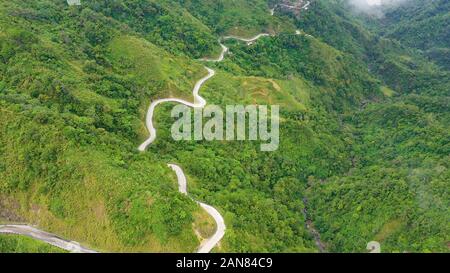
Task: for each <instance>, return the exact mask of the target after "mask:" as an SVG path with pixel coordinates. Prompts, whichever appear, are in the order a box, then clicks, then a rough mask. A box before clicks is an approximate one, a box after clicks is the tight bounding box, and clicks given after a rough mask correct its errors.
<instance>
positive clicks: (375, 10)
mask: <svg viewBox="0 0 450 273" xmlns="http://www.w3.org/2000/svg"><path fill="white" fill-rule="evenodd" d="M348 1H349V3H350V4H351V5H352V6H353V7H354V8H355V10H356V11H359V12H365V13H369V14H373V15H378V16H382V15H383V10H384V9H385V8H386V7H393V6H398V5H401V4H404V3H405V2H408V1H410V0H348Z"/></svg>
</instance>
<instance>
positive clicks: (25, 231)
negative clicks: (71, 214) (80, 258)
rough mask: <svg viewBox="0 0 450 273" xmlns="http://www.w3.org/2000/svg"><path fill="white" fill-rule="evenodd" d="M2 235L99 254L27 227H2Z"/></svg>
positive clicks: (74, 250) (0, 229)
mask: <svg viewBox="0 0 450 273" xmlns="http://www.w3.org/2000/svg"><path fill="white" fill-rule="evenodd" d="M0 233H3V234H17V235H24V236H28V237H30V238H33V239H36V240H39V241H42V242H45V243H47V244H50V245H53V246H55V247H58V248H61V249H64V250H67V251H69V252H73V253H97V252H96V251H94V250H92V249H88V248H85V247H82V246H81V245H80V244H79V243H77V242H74V241H67V240H64V239H62V238H60V237H58V236H57V235H55V234H51V233H48V232H45V231H41V230H39V229H37V228H34V227H31V226H27V225H0Z"/></svg>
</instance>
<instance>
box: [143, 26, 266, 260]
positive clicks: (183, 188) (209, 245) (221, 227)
mask: <svg viewBox="0 0 450 273" xmlns="http://www.w3.org/2000/svg"><path fill="white" fill-rule="evenodd" d="M265 36H270V34H268V33H261V34H258V35H256V36H254V37H252V38H242V37H237V36H225V37H223V38H222V39H223V40H228V39H235V40H240V41H244V42H246V43H247V44H249V43H252V42H254V41H256V40H258V39H259V38H261V37H265ZM222 39H219V44H220V47H221V48H222V52H221V53H220V54H219V56H218V57H217V58H215V59H209V58H203V59H201V60H202V61H207V62H221V61H223V59H224V58H225V55H226V53H227V52H228V47H226V46H225V45H224V44H222V42H221V40H222ZM205 69H206V70H207V71H208V75H207V76H205V77H203V78H201V79H200V80H199V81H198V82H197V83H196V84H195V86H194V89H193V90H192V95H193V96H194V103H192V102H188V101H185V100H182V99H178V98H166V99H159V100H155V101H153V102H152V103H151V104H150V107H149V108H148V111H147V116H146V126H147V129H148V131H149V137H148V138H147V140H145V141H144V143H142V144H141V145H140V146H139V151H141V152H143V151H145V149H147V147H148V146H149V145H150V144H152V142H153V141H155V139H156V129H155V126H154V124H153V113H154V111H155V108H156V106H158V105H159V104H161V103H164V102H177V103H181V104H184V105H186V106H189V107H193V108H203V107H205V105H206V101H205V99H203V98H202V97H201V96H200V95H199V91H200V88H201V87H202V85H203V84H204V83H205V82H206V81H207V80H209V79H210V78H212V77H213V76H214V75H215V71H214V70H212V69H211V68H208V67H205ZM168 166H169V167H170V168H172V170H174V171H175V173H176V175H177V178H178V187H179V188H178V190H179V191H180V192H181V193H183V194H186V195H188V193H187V181H186V176H185V175H184V172H183V170H182V169H181V168H180V167H179V166H178V165H175V164H168ZM194 201H195V202H197V203H198V204H199V205H200V206H201V207H202V208H203V209H204V210H205V211H206V212H207V213H208V214H209V215H211V216H212V217H213V218H214V220H215V221H216V225H217V229H216V232H215V233H214V235H213V236H212V237H211V238H208V239H206V240H205V241H204V242H202V244H201V245H200V247H199V249H198V251H197V252H198V253H208V252H210V251H211V250H212V249H213V248H214V247H215V246H216V245H217V244H218V243H219V241H220V240H221V239H222V238H223V236H224V235H225V228H226V227H225V221H224V220H223V217H222V215H220V213H219V212H218V211H217V209H215V208H214V207H212V206H210V205H207V204H205V203H202V202H199V201H196V200H194Z"/></svg>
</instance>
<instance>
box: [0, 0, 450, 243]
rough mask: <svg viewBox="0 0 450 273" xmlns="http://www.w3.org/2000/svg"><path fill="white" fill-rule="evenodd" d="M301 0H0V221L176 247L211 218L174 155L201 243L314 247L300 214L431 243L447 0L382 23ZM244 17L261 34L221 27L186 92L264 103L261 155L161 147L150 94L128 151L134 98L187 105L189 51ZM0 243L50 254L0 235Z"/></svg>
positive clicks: (448, 118)
mask: <svg viewBox="0 0 450 273" xmlns="http://www.w3.org/2000/svg"><path fill="white" fill-rule="evenodd" d="M311 2H312V4H311V6H310V8H309V9H308V10H307V11H306V10H303V11H302V12H301V13H300V15H295V14H293V13H291V12H289V11H277V12H276V13H275V14H274V16H271V15H270V13H269V8H270V7H272V6H273V4H274V1H266V0H252V1H246V0H235V1H227V0H220V1H218V0H160V1H158V0H114V1H106V0H92V1H82V5H81V6H71V7H69V6H68V5H67V3H66V1H62V0H61V1H60V0H42V1H32V0H11V1H2V2H0V72H1V73H0V112H1V114H0V125H1V127H2V130H0V132H1V133H0V143H1V145H0V158H1V160H0V177H1V178H0V223H1V222H8V221H12V222H24V223H29V224H34V225H37V226H39V227H40V228H42V229H43V230H46V231H48V232H53V233H56V234H58V235H61V236H63V237H65V238H70V240H75V241H78V242H80V243H82V244H83V245H86V246H89V247H91V248H94V249H96V250H99V251H118V252H121V251H122V252H123V251H131V252H143V251H150V252H192V251H195V249H196V248H197V247H198V245H199V243H200V241H201V239H202V238H206V237H207V236H208V234H209V232H210V230H211V229H212V228H214V225H213V224H212V221H211V219H210V217H209V216H208V215H207V214H206V213H205V212H204V211H203V210H202V209H201V208H200V207H199V206H198V205H197V204H196V203H195V202H194V201H192V200H191V199H190V198H188V197H186V196H184V195H182V194H180V193H179V192H178V190H177V189H178V186H177V182H176V177H175V174H174V173H173V172H172V170H170V169H169V168H168V167H167V163H169V162H173V163H178V164H179V165H180V166H182V167H183V169H184V170H185V172H186V174H187V176H188V180H189V182H188V183H189V192H190V193H191V194H192V195H193V196H194V197H195V199H196V200H202V201H204V202H206V203H208V204H211V205H213V206H214V207H216V208H217V209H218V210H219V211H220V212H221V213H222V215H223V216H224V218H225V223H226V225H227V230H226V233H225V237H224V238H223V240H222V241H221V243H220V245H219V247H217V248H216V249H215V251H216V252H318V251H319V250H318V249H317V248H316V244H315V239H314V236H313V235H312V234H311V230H309V229H308V228H307V226H306V225H305V222H306V220H307V219H306V218H309V219H310V220H312V222H313V223H314V227H315V228H316V229H317V230H318V232H319V233H320V235H321V240H322V242H323V243H324V244H325V246H326V250H327V251H330V252H365V251H366V244H367V242H369V241H372V240H376V241H379V242H380V243H381V245H382V250H383V251H385V252H448V251H449V246H448V243H449V242H450V237H449V235H450V224H449V223H450V218H449V216H450V192H449V189H450V187H449V183H450V169H449V168H450V166H449V162H450V160H449V159H450V130H449V129H450V111H449V109H450V108H449V103H450V98H449V95H450V94H449V90H450V70H449V67H450V64H449V59H448V55H449V54H448V49H449V48H450V46H449V41H448V37H450V35H449V34H448V31H449V29H450V27H449V26H448V24H449V15H450V9H449V6H448V1H429V2H428V1H411V2H414V4H413V3H411V2H410V3H408V7H407V8H404V7H397V8H392V7H391V8H386V9H387V10H386V11H385V16H384V17H382V18H378V17H370V16H369V17H367V16H366V15H361V14H355V13H354V12H353V11H352V9H351V8H350V7H349V6H348V5H347V4H346V3H345V1H337V0H336V1H331V0H330V1H327V0H316V1H311ZM411 18H414V19H411ZM430 27H433V28H434V29H435V31H432V32H430V31H429V28H430ZM296 30H299V32H300V33H301V34H298V33H299V32H297V33H296ZM259 32H269V33H271V34H273V36H270V37H263V38H261V39H260V40H258V41H257V42H255V43H253V44H251V45H246V44H245V43H242V42H238V41H233V40H229V41H228V40H227V41H226V42H225V43H226V45H227V46H228V47H229V48H230V53H229V54H228V55H227V56H226V58H225V60H224V61H223V62H220V63H215V64H212V63H208V64H207V65H208V66H209V67H211V68H214V69H215V70H216V76H215V77H213V78H211V79H210V80H209V81H208V82H206V84H205V85H204V86H203V87H202V89H201V91H200V93H201V95H202V96H203V97H204V98H205V99H206V100H207V101H208V104H216V105H220V106H225V105H230V104H277V105H280V106H281V112H280V115H281V124H280V147H279V149H278V150H277V151H275V152H270V153H267V152H261V151H260V150H259V143H257V142H249V141H230V142H221V141H212V142H210V141H180V142H176V141H174V140H173V139H172V137H171V135H170V127H171V125H172V123H173V118H171V116H170V111H171V108H172V107H173V106H174V104H163V105H160V106H158V108H157V109H156V112H155V117H154V120H155V124H156V125H157V128H158V138H157V139H156V141H155V142H154V143H153V144H152V145H151V146H150V147H149V149H148V151H147V152H144V153H140V152H139V151H138V150H137V147H138V145H139V144H140V143H141V142H142V141H143V140H144V139H146V138H147V136H148V132H147V130H146V128H145V123H144V121H145V114H146V110H147V107H148V105H149V104H150V102H151V100H154V99H156V98H166V97H181V98H184V99H186V100H192V93H191V92H192V88H193V86H194V84H195V82H196V81H197V80H199V79H200V78H201V77H203V76H204V75H206V71H205V70H204V68H203V64H204V63H203V62H202V61H200V60H199V58H201V57H206V56H216V55H217V54H218V53H219V52H220V46H219V44H218V42H217V40H218V39H219V37H221V36H222V35H227V34H231V35H242V36H244V37H250V36H253V35H255V34H257V33H259ZM422 34H423V35H427V36H426V37H424V36H421V35H422ZM416 40H417V41H418V42H416ZM305 211H306V212H307V213H305ZM5 215H7V217H6V216H5ZM7 251H19V252H20V251H25V252H26V251H30V252H31V251H38V252H47V251H48V252H51V251H54V249H52V248H46V247H44V246H40V245H38V244H37V243H36V242H33V241H32V240H28V239H21V238H19V237H7V236H6V235H5V236H3V235H2V237H0V252H7Z"/></svg>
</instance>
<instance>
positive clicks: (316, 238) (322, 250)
mask: <svg viewBox="0 0 450 273" xmlns="http://www.w3.org/2000/svg"><path fill="white" fill-rule="evenodd" d="M302 201H303V205H304V209H303V216H304V217H305V227H306V229H308V231H309V233H310V234H311V236H312V237H313V238H314V242H315V243H316V246H317V248H318V249H319V252H320V253H327V252H328V251H327V248H326V245H325V244H324V243H323V242H322V240H321V239H320V233H319V231H317V229H316V228H315V227H314V223H313V221H312V220H311V218H310V215H309V213H308V198H306V197H304V198H302Z"/></svg>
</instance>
